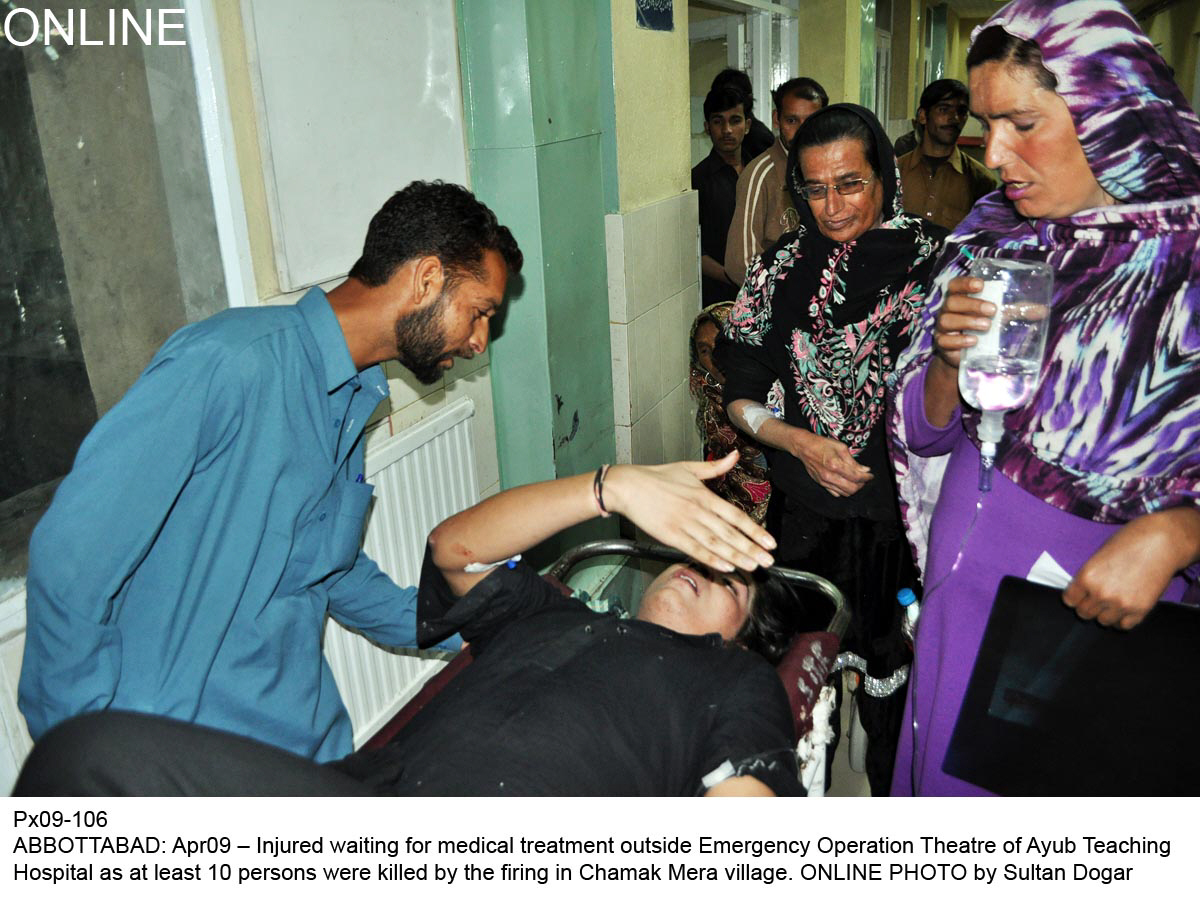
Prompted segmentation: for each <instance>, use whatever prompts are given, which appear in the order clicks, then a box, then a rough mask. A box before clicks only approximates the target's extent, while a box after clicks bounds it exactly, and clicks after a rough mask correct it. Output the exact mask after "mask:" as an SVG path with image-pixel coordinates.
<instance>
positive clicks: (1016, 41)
mask: <svg viewBox="0 0 1200 900" xmlns="http://www.w3.org/2000/svg"><path fill="white" fill-rule="evenodd" d="M985 62H1011V63H1015V64H1016V65H1018V66H1021V67H1023V68H1026V69H1028V70H1029V71H1030V72H1032V73H1033V76H1034V78H1036V79H1037V83H1038V85H1039V86H1040V87H1043V88H1045V89H1046V90H1048V91H1053V90H1055V89H1056V88H1057V87H1058V79H1057V78H1055V77H1054V73H1053V72H1051V71H1050V70H1049V69H1047V68H1046V65H1045V62H1044V61H1043V60H1042V48H1041V47H1039V46H1038V45H1037V42H1036V41H1027V40H1025V39H1024V38H1019V37H1015V36H1013V35H1011V34H1009V33H1008V32H1007V31H1005V30H1004V29H1003V28H1001V27H1000V26H999V25H992V26H991V27H989V28H985V29H983V31H981V32H979V37H977V38H975V43H973V44H972V45H971V49H970V50H969V51H967V70H968V71H970V70H971V69H973V68H975V67H976V66H979V65H982V64H983V63H985Z"/></svg>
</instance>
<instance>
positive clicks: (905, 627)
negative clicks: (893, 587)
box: [896, 588, 921, 646]
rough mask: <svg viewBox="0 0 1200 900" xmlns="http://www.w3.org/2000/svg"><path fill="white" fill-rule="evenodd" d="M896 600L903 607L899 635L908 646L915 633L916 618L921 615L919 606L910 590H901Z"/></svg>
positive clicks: (915, 596)
mask: <svg viewBox="0 0 1200 900" xmlns="http://www.w3.org/2000/svg"><path fill="white" fill-rule="evenodd" d="M896 600H897V601H898V602H899V604H900V605H901V606H903V607H904V621H903V622H901V623H900V633H901V634H903V635H904V637H905V638H906V639H907V640H908V643H909V646H912V642H913V640H914V638H915V635H916V633H917V617H918V616H919V615H921V604H920V603H918V602H917V595H916V594H914V593H913V592H912V589H911V588H901V589H900V592H899V593H898V594H896Z"/></svg>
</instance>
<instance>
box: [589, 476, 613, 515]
mask: <svg viewBox="0 0 1200 900" xmlns="http://www.w3.org/2000/svg"><path fill="white" fill-rule="evenodd" d="M607 474H608V464H607V463H605V464H604V465H602V466H601V467H600V468H598V469H597V470H596V478H595V480H594V481H592V496H593V497H594V498H595V499H596V506H598V507H599V508H600V516H601V518H604V519H607V518H608V517H609V516H611V515H612V513H610V512H609V511H608V507H607V506H605V505H604V476H605V475H607Z"/></svg>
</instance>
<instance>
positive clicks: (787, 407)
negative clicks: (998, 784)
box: [716, 103, 946, 794]
mask: <svg viewBox="0 0 1200 900" xmlns="http://www.w3.org/2000/svg"><path fill="white" fill-rule="evenodd" d="M788 188H789V190H790V191H791V193H792V196H793V199H794V201H795V207H796V210H797V211H798V212H799V214H800V221H801V224H800V228H799V229H798V230H797V231H794V232H791V233H789V234H786V235H784V236H783V237H782V238H781V239H780V241H779V242H778V243H777V244H776V245H775V246H774V247H772V248H771V249H769V250H767V251H766V252H765V253H763V254H762V256H761V257H759V258H758V259H757V260H755V261H754V262H753V263H752V264H751V265H750V268H749V270H748V272H747V274H746V281H745V284H744V286H743V288H742V291H741V293H740V294H739V295H738V297H737V301H736V303H735V305H734V308H733V311H732V312H731V313H730V315H729V319H728V322H727V323H726V326H725V329H724V331H723V334H722V337H721V340H720V341H719V342H718V346H717V358H716V361H717V365H718V366H719V367H720V369H721V371H722V372H724V373H725V376H726V382H725V405H726V409H727V411H728V413H729V418H730V420H731V421H733V423H734V424H735V425H737V426H738V427H739V428H741V429H742V430H743V431H745V432H746V433H747V434H749V435H751V436H752V437H753V438H754V439H755V440H756V441H757V442H758V443H759V444H762V445H765V446H766V447H769V448H774V449H773V451H772V453H771V459H770V464H771V465H770V473H771V481H772V484H773V488H774V490H773V493H772V500H771V502H772V504H778V506H777V507H775V508H773V509H772V511H771V513H770V514H769V515H768V517H767V521H768V522H769V523H775V522H778V523H779V524H778V525H777V526H776V527H777V529H778V533H777V534H776V535H775V537H776V539H777V540H778V542H779V549H778V551H777V555H776V558H777V559H779V560H781V561H786V564H787V565H789V566H795V567H797V568H802V569H808V570H810V571H814V572H816V573H818V574H820V575H824V576H825V577H827V578H829V579H830V580H832V581H833V582H834V583H835V584H837V585H838V587H840V588H841V589H842V591H843V592H844V593H845V594H846V596H847V598H848V599H849V602H850V606H851V609H852V612H853V614H854V616H853V623H852V625H851V630H850V633H849V635H848V637H847V641H846V648H847V649H848V650H849V651H851V652H853V653H855V654H857V655H858V656H859V657H860V659H859V660H856V661H851V662H850V665H851V666H852V667H854V668H860V669H863V668H865V671H866V676H867V677H866V682H865V684H864V685H863V686H862V688H860V689H859V691H858V697H857V704H858V710H859V716H860V718H861V720H862V724H863V727H864V728H865V730H866V733H867V736H868V749H867V755H866V771H867V776H868V780H869V781H870V784H871V790H872V793H874V794H884V793H886V792H887V790H888V787H889V785H890V782H891V772H892V761H893V756H894V753H895V747H896V738H897V735H898V732H899V729H900V720H901V715H902V707H903V691H900V690H898V688H899V687H900V686H901V685H902V684H903V680H904V677H905V671H906V670H905V663H906V662H907V656H908V650H907V647H906V646H905V643H904V641H903V639H902V637H901V635H900V628H899V625H900V606H899V605H898V604H897V602H896V594H897V592H898V591H899V590H900V589H901V588H904V587H914V586H915V585H916V572H915V570H914V568H913V564H912V558H911V554H910V551H909V549H908V546H907V544H906V543H905V538H904V533H903V531H902V529H901V527H900V516H899V510H898V507H897V503H896V492H895V489H894V487H893V480H892V475H891V471H890V465H889V462H888V456H887V451H886V447H885V435H884V420H885V416H884V400H885V381H886V379H887V377H888V375H889V373H890V372H891V370H892V367H893V364H894V361H895V359H896V356H897V354H898V353H899V352H900V351H901V350H902V349H903V348H904V347H905V345H906V344H907V343H908V341H909V337H910V331H911V327H912V325H913V323H914V321H916V319H917V317H918V316H919V314H920V312H921V310H922V308H923V307H924V304H925V285H926V283H927V281H928V276H929V273H930V270H931V269H932V267H933V261H934V259H935V257H936V256H937V253H938V251H939V249H940V247H941V241H942V238H943V237H944V235H945V233H946V232H945V230H944V229H942V228H940V227H938V226H936V225H932V224H931V223H929V222H927V221H925V220H923V219H920V218H918V217H916V216H912V215H909V214H907V213H905V211H904V206H903V204H902V202H901V194H900V180H899V175H898V172H897V170H896V157H895V154H894V153H893V151H892V145H891V143H890V142H889V141H888V139H887V136H886V135H885V134H884V131H883V128H882V127H881V126H880V124H879V121H878V120H877V119H876V118H875V116H874V115H872V113H871V112H870V111H869V110H867V109H864V108H863V107H861V106H855V105H853V104H849V103H839V104H835V105H833V106H828V107H826V108H825V109H823V110H819V111H818V112H816V113H814V114H813V115H812V116H811V117H810V118H809V119H808V120H807V121H806V122H805V123H804V125H803V126H801V128H800V131H799V132H797V134H796V138H795V140H794V141H793V143H792V148H791V153H790V156H789V159H788ZM776 379H779V380H781V381H782V383H783V386H784V417H783V419H782V420H779V419H775V418H773V417H772V416H771V415H770V413H769V412H768V411H767V410H766V408H765V407H764V405H763V400H764V399H765V398H766V396H767V391H768V390H769V389H770V387H771V384H772V382H774V381H775V380H776Z"/></svg>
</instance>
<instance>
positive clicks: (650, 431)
mask: <svg viewBox="0 0 1200 900" xmlns="http://www.w3.org/2000/svg"><path fill="white" fill-rule="evenodd" d="M631 450H632V455H633V461H634V462H635V463H640V464H641V465H644V466H657V465H660V464H661V463H663V462H664V457H663V433H662V406H661V404H656V405H655V406H654V407H653V408H651V409H650V410H648V411H647V412H646V414H645V415H644V416H642V417H641V418H640V419H638V420H637V421H636V422H634V423H633V428H632V446H631Z"/></svg>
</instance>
